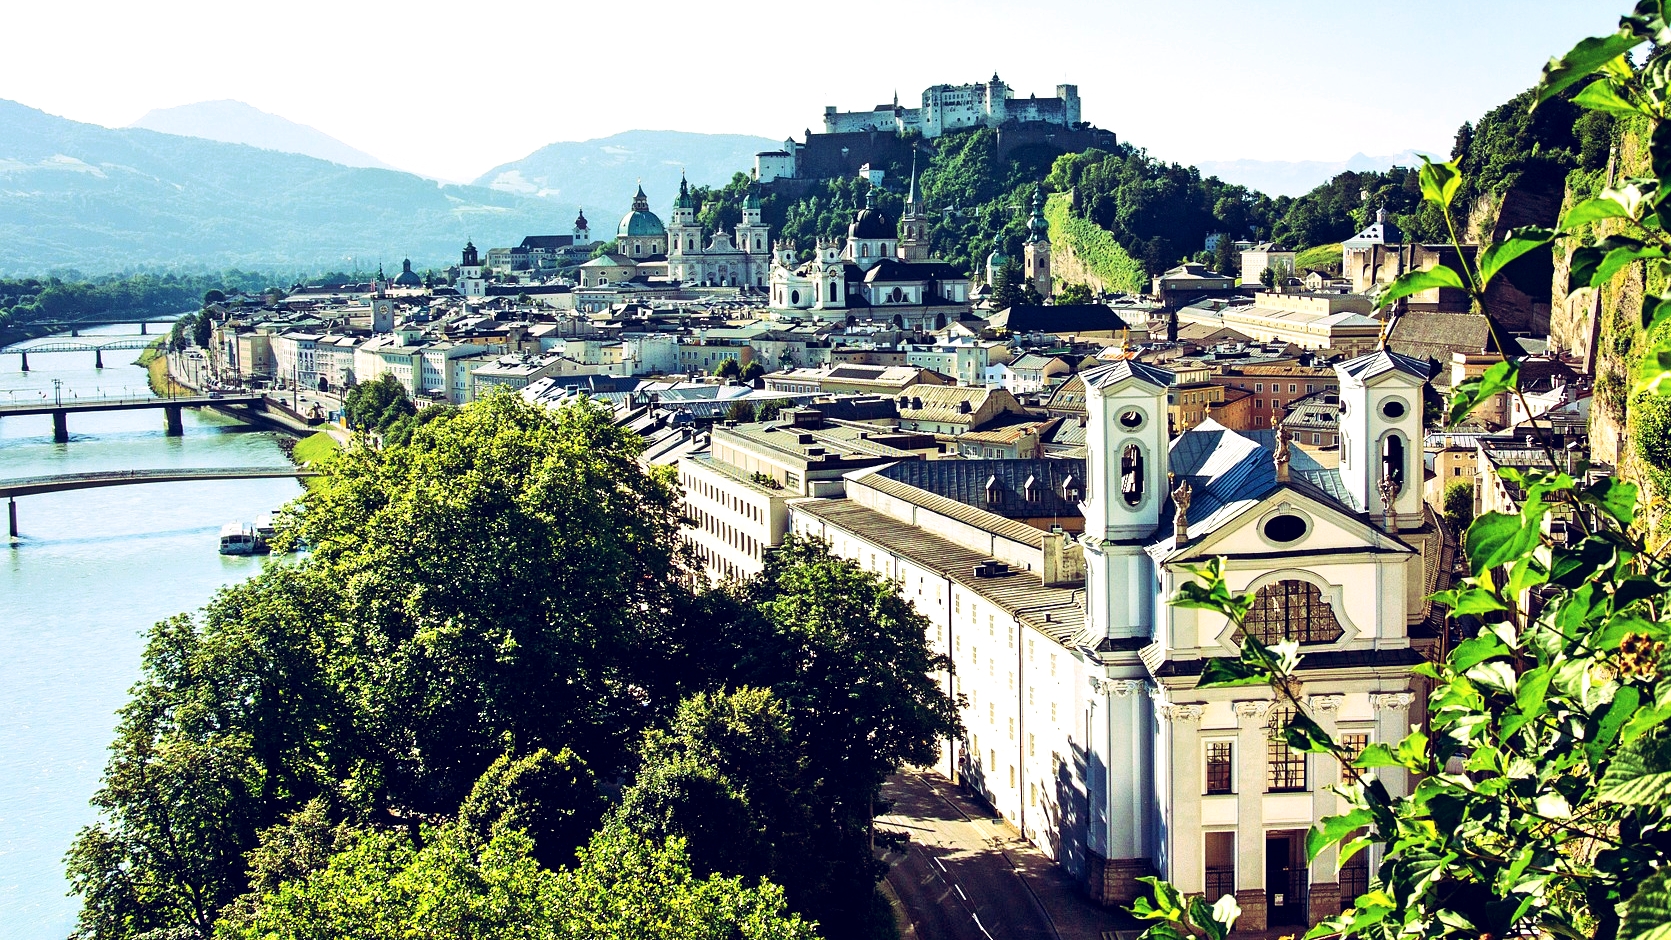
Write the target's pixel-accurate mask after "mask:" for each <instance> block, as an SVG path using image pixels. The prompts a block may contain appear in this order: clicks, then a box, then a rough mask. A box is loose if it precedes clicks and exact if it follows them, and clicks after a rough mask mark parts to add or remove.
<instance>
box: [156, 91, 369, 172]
mask: <svg viewBox="0 0 1671 940" xmlns="http://www.w3.org/2000/svg"><path fill="white" fill-rule="evenodd" d="M128 126H129V127H138V128H143V129H145V130H148V131H161V132H162V133H164V134H179V135H180V136H182V137H201V138H203V139H204V140H218V141H220V142H222V143H227V144H249V145H250V146H251V147H260V148H261V149H262V150H277V151H279V152H281V153H299V154H301V155H303V156H306V157H317V158H319V159H320V160H329V161H330V162H332V163H340V164H342V165H343V166H357V167H369V168H373V169H379V170H392V169H394V167H392V166H389V165H388V164H387V163H384V162H383V161H382V160H379V159H377V158H376V157H374V156H372V155H371V154H369V153H366V152H365V151H363V150H356V149H354V148H353V147H350V146H348V145H347V144H345V143H343V142H342V141H340V140H337V139H336V138H335V137H332V136H331V135H329V134H327V133H325V132H324V131H321V130H317V129H315V128H312V127H309V126H307V125H306V124H297V123H296V122H295V121H291V120H288V119H286V118H282V117H279V116H278V115H276V114H268V113H267V112H265V111H262V110H260V109H258V108H254V107H251V106H250V105H247V104H244V103H243V102H242V101H231V100H222V101H199V102H197V103H196V104H183V105H180V106H179V107H177V108H157V109H156V110H154V111H151V112H149V113H148V114H146V115H145V116H144V117H142V118H140V119H139V120H137V121H135V122H133V123H132V124H129V125H128Z"/></svg>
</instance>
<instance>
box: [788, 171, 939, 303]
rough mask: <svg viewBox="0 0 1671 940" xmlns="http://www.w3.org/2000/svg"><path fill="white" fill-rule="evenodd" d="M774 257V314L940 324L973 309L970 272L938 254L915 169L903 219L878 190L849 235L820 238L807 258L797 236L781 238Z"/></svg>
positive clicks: (870, 196)
mask: <svg viewBox="0 0 1671 940" xmlns="http://www.w3.org/2000/svg"><path fill="white" fill-rule="evenodd" d="M773 255H774V257H773V262H772V267H771V275H770V291H771V293H770V313H771V315H772V316H773V317H774V318H777V319H810V320H813V321H817V322H842V321H846V320H853V321H858V320H863V319H872V320H881V321H892V322H895V323H897V324H898V325H899V326H901V327H903V328H907V329H924V330H935V329H940V328H942V327H944V326H945V325H946V323H947V322H948V321H949V320H953V319H956V318H957V317H958V316H959V315H960V314H962V313H963V312H965V311H967V310H968V309H969V294H970V288H971V282H970V279H969V276H968V275H967V274H965V273H963V272H962V271H959V270H958V269H957V268H956V267H954V266H953V265H951V264H948V263H947V262H944V261H940V260H937V259H935V258H933V257H931V252H930V251H929V241H928V224H927V216H926V214H925V213H924V211H923V206H922V202H921V200H919V199H918V198H917V185H916V174H915V172H913V173H912V176H911V185H910V189H909V191H908V192H907V194H906V197H905V211H904V213H903V214H902V215H901V216H900V219H899V221H898V223H895V222H894V220H893V219H892V218H890V217H889V216H888V215H887V213H885V212H883V211H882V210H881V209H879V208H877V206H876V202H875V190H871V191H870V192H868V193H866V196H865V207H864V208H863V209H861V210H859V212H858V213H857V214H855V215H854V216H853V221H852V223H851V224H849V225H848V226H847V238H846V239H845V241H842V242H837V241H835V240H833V239H829V240H826V239H820V240H819V241H818V243H817V247H816V249H815V251H814V254H813V257H812V259H811V260H809V261H806V262H804V263H803V262H800V261H799V259H798V258H797V256H796V246H795V244H794V243H793V242H792V241H780V242H778V243H777V244H776V245H775V246H774V249H773Z"/></svg>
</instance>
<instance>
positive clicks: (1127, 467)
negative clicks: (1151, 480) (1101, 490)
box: [1120, 444, 1144, 506]
mask: <svg viewBox="0 0 1671 940" xmlns="http://www.w3.org/2000/svg"><path fill="white" fill-rule="evenodd" d="M1143 475H1144V467H1143V448H1141V447H1138V446H1137V445H1136V444H1127V445H1126V446H1125V447H1124V448H1123V449H1121V451H1120V498H1121V499H1124V500H1125V501H1126V505H1127V506H1136V505H1137V504H1138V503H1141V502H1142V501H1143V483H1144V480H1143Z"/></svg>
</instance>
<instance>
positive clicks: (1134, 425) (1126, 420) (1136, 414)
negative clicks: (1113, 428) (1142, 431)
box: [1120, 408, 1143, 431]
mask: <svg viewBox="0 0 1671 940" xmlns="http://www.w3.org/2000/svg"><path fill="white" fill-rule="evenodd" d="M1142 426H1143V412H1141V411H1138V410H1137V409H1136V408H1127V409H1126V410H1125V411H1122V412H1120V427H1122V428H1125V429H1126V430H1128V431H1135V430H1137V429H1138V428H1140V427H1142Z"/></svg>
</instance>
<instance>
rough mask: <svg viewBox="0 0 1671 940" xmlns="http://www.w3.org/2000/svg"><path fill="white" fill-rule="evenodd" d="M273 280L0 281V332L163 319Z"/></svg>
mask: <svg viewBox="0 0 1671 940" xmlns="http://www.w3.org/2000/svg"><path fill="white" fill-rule="evenodd" d="M270 277H271V276H270V275H266V274H257V273H254V272H249V271H238V270H229V271H222V272H220V273H219V274H129V275H113V276H109V277H101V278H90V279H82V278H81V277H80V276H79V275H77V274H74V273H67V274H65V275H63V276H59V277H46V278H22V279H18V280H0V331H4V330H6V329H7V328H8V327H12V328H23V327H27V326H29V325H30V324H31V323H35V322H38V321H64V320H75V319H79V318H81V317H88V316H100V315H105V314H112V313H119V314H122V315H124V316H127V315H133V316H136V317H147V316H158V315H162V314H170V313H180V312H181V311H185V310H194V309H196V308H197V307H198V306H199V305H200V303H201V302H202V300H203V297H204V295H205V294H206V293H207V292H209V291H212V290H219V291H246V290H247V291H260V290H261V289H263V288H264V287H266V286H267V285H268V284H269V283H270V281H269V278H270Z"/></svg>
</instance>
